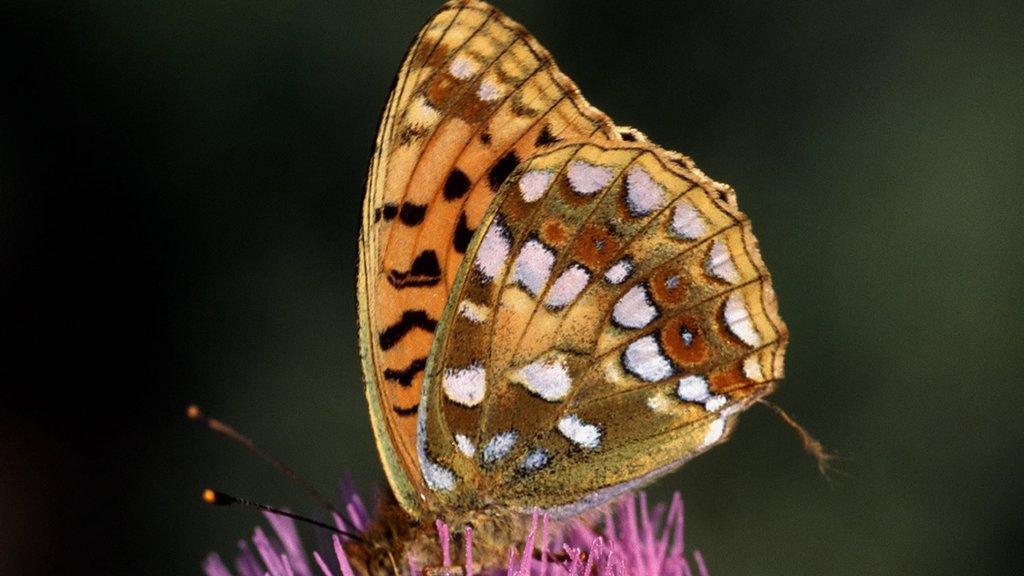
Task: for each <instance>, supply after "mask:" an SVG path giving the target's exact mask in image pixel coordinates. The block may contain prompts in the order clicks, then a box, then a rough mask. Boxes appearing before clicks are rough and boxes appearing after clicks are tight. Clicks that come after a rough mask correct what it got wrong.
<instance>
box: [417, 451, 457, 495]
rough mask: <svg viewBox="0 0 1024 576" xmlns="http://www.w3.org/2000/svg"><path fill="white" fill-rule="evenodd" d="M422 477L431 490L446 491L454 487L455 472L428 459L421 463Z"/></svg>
mask: <svg viewBox="0 0 1024 576" xmlns="http://www.w3.org/2000/svg"><path fill="white" fill-rule="evenodd" d="M421 468H422V469H423V479H424V480H426V481H427V487H428V488H430V489H431V490H436V491H439V492H446V491H448V490H451V489H452V488H454V487H455V474H454V473H453V472H452V471H451V470H449V469H447V468H445V467H444V466H441V465H440V464H438V463H436V462H433V461H431V460H429V459H426V460H424V461H423V462H422V463H421Z"/></svg>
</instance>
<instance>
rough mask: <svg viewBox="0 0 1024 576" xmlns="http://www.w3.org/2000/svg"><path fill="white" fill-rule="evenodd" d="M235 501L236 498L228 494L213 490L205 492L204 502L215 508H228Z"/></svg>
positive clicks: (208, 489)
mask: <svg viewBox="0 0 1024 576" xmlns="http://www.w3.org/2000/svg"><path fill="white" fill-rule="evenodd" d="M233 501H234V498H232V497H231V496H228V495H227V494H223V493H221V492H217V491H216V490H211V489H210V488H207V489H205V490H203V502H206V503H207V504H210V505H213V506H226V505H228V504H231V503H232V502H233Z"/></svg>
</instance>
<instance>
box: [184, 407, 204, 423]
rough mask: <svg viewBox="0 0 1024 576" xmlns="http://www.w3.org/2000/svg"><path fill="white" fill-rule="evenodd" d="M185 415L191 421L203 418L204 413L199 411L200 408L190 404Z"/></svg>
mask: <svg viewBox="0 0 1024 576" xmlns="http://www.w3.org/2000/svg"><path fill="white" fill-rule="evenodd" d="M185 414H187V415H188V418H189V420H198V419H199V418H201V417H202V416H203V411H202V410H200V409H199V406H196V405H195V404H189V405H188V408H186V409H185Z"/></svg>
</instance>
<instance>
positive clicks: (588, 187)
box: [566, 160, 615, 196]
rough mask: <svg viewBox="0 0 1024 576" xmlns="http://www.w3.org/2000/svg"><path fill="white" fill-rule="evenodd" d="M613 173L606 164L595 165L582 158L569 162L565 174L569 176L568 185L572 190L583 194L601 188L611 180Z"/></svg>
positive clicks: (589, 193) (591, 192) (585, 194)
mask: <svg viewBox="0 0 1024 576" xmlns="http://www.w3.org/2000/svg"><path fill="white" fill-rule="evenodd" d="M614 174H615V173H614V172H613V171H612V169H611V168H608V167H607V166H595V165H593V164H591V163H589V162H584V161H583V160H574V161H572V162H570V163H569V169H568V170H567V171H566V175H567V176H568V178H569V186H571V187H572V189H573V191H574V192H576V193H577V194H582V195H583V196H590V195H591V194H593V193H595V192H597V191H598V190H601V189H603V188H604V187H605V186H607V185H608V183H609V182H611V181H612V176H613V175H614Z"/></svg>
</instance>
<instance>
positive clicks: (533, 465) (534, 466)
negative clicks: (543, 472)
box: [523, 448, 551, 472]
mask: <svg viewBox="0 0 1024 576" xmlns="http://www.w3.org/2000/svg"><path fill="white" fill-rule="evenodd" d="M550 459H551V456H550V455H549V454H548V453H547V451H546V450H544V449H543V448H535V449H533V450H530V451H529V452H528V453H527V454H526V458H524V459H523V470H525V471H527V472H534V471H536V470H540V469H541V468H543V467H545V466H547V465H548V461H549V460H550Z"/></svg>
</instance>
